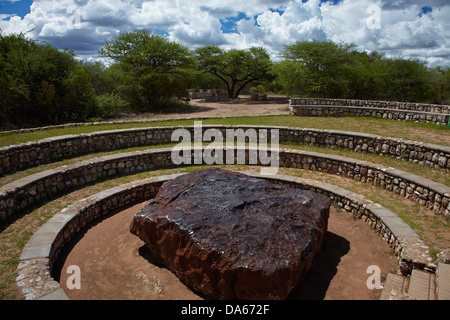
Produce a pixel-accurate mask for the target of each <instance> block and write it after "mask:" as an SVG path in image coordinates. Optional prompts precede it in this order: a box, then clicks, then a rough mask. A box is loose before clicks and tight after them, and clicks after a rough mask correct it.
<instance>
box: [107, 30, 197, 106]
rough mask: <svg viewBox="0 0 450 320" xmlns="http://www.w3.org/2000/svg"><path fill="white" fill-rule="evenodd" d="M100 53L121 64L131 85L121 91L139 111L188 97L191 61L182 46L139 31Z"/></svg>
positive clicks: (117, 41) (125, 34)
mask: <svg viewBox="0 0 450 320" xmlns="http://www.w3.org/2000/svg"><path fill="white" fill-rule="evenodd" d="M100 54H101V55H102V56H104V57H107V58H111V59H113V60H114V61H115V62H117V63H119V64H120V65H121V68H122V70H124V72H125V73H126V78H127V80H128V81H129V83H131V86H128V87H127V88H124V91H125V92H126V94H127V96H128V97H129V98H130V99H131V101H130V104H131V105H135V106H140V109H141V110H154V109H161V108H164V107H166V106H167V105H168V104H169V102H170V99H171V98H172V97H178V98H182V97H186V96H187V83H186V78H187V75H186V69H188V68H191V67H192V64H193V60H192V54H191V52H190V50H189V49H188V48H186V47H184V46H182V45H181V44H178V43H176V42H171V41H169V40H168V39H166V38H164V37H162V36H160V35H157V34H152V33H150V32H148V31H145V30H141V31H136V32H129V33H124V34H120V35H118V36H117V37H116V38H114V39H113V40H112V41H110V42H109V43H107V44H106V45H105V46H104V47H103V48H101V49H100Z"/></svg>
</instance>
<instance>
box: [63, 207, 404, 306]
mask: <svg viewBox="0 0 450 320" xmlns="http://www.w3.org/2000/svg"><path fill="white" fill-rule="evenodd" d="M144 205H145V203H142V204H139V205H136V206H134V207H132V208H129V209H127V210H124V211H122V212H120V213H118V214H116V215H114V216H112V217H110V218H108V219H105V220H103V221H102V222H100V223H98V224H97V225H95V226H93V227H92V228H91V229H89V230H88V231H87V232H86V233H85V234H84V236H83V237H82V238H81V239H79V241H78V242H77V243H76V244H75V245H74V246H73V248H72V250H71V251H70V252H69V253H68V255H67V259H66V260H65V263H64V265H63V267H62V269H61V270H62V272H61V280H60V283H61V286H62V288H63V289H64V290H65V292H66V293H67V295H68V296H69V297H70V298H71V299H73V300H77V299H82V300H90V299H100V300H101V299H108V300H115V299H124V300H136V299H137V300H144V299H145V300H178V299H188V300H195V299H201V298H200V297H199V296H197V295H196V294H195V293H193V292H192V291H190V290H189V289H188V288H187V287H186V286H185V285H184V284H183V283H181V282H180V281H179V280H178V278H177V277H176V276H175V275H174V274H172V273H171V272H170V271H169V270H167V269H165V268H164V267H161V266H157V265H154V264H153V263H152V261H151V260H150V261H149V260H147V257H148V255H147V252H146V249H145V248H146V247H145V245H144V243H143V242H142V241H141V240H140V239H139V238H137V237H136V236H134V235H132V234H131V233H130V231H129V225H130V223H131V220H132V218H133V216H134V214H135V213H137V212H138V211H139V210H140V209H141V208H142V207H143V206H144ZM70 265H77V266H79V267H80V269H81V289H80V290H68V289H67V286H66V282H67V278H68V276H69V275H68V274H66V272H65V270H67V268H68V266H70ZM370 265H377V266H379V267H380V268H381V271H382V274H383V275H386V274H387V273H388V272H392V271H393V270H395V269H396V267H397V260H396V259H395V258H394V257H392V256H391V255H390V254H389V247H388V245H387V244H386V243H385V242H384V241H383V240H382V239H381V238H380V237H379V236H378V235H377V234H376V233H375V232H374V231H372V230H371V229H370V228H369V226H368V225H366V224H365V223H364V222H363V221H353V219H352V218H351V216H349V215H348V214H347V213H345V212H338V211H336V210H335V209H334V208H332V210H331V217H330V220H329V229H328V233H327V235H326V237H325V240H324V245H323V248H322V251H321V252H320V254H318V255H317V256H316V259H315V262H314V264H313V267H312V269H311V270H310V271H309V273H308V275H307V276H306V279H305V281H304V282H302V283H300V284H299V285H298V286H297V287H296V288H295V289H294V290H293V292H292V293H291V295H290V297H289V299H325V300H373V299H379V296H380V294H381V291H380V290H374V291H371V290H369V289H368V288H367V286H366V281H367V278H368V277H369V274H367V273H366V270H367V267H368V266H370Z"/></svg>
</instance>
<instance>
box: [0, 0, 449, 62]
mask: <svg viewBox="0 0 450 320" xmlns="http://www.w3.org/2000/svg"><path fill="white" fill-rule="evenodd" d="M449 16H450V1H449V0H428V1H424V0H394V1H391V0H329V1H325V0H247V1H242V0H227V1H224V0H209V1H204V0H187V1H180V0H151V1H150V0H114V1H112V0H95V1H94V0H35V1H33V0H19V1H11V0H0V29H1V30H2V33H4V34H8V33H20V32H26V33H27V36H29V37H31V38H34V39H39V40H43V41H46V42H47V43H50V44H51V45H53V46H55V47H57V48H60V49H64V48H68V49H71V50H74V51H75V53H76V54H77V55H78V56H80V57H81V58H82V59H85V60H98V59H100V58H99V56H98V50H99V48H100V47H101V46H103V45H104V44H105V43H106V42H107V41H108V40H110V39H112V37H114V36H115V35H116V34H118V33H120V32H128V31H132V30H137V29H143V28H145V29H148V30H152V31H154V32H157V33H159V34H163V35H164V36H166V37H168V38H170V39H171V40H173V41H177V42H180V43H182V44H184V45H186V46H188V47H190V48H192V49H195V48H197V47H199V46H203V45H209V44H213V45H218V46H220V47H222V48H223V49H230V48H239V49H242V48H248V47H251V46H263V47H265V48H266V49H267V50H268V52H269V53H270V55H271V56H272V58H273V59H274V60H277V59H279V58H280V53H281V52H282V50H283V48H284V46H285V45H287V44H289V43H292V42H295V41H304V40H307V41H310V40H319V41H334V42H345V43H354V44H355V45H356V47H357V50H360V51H367V52H370V51H374V50H376V51H379V52H382V53H384V54H386V55H387V56H388V57H406V58H411V59H417V60H421V61H424V62H427V63H428V65H429V66H444V67H445V66H449V67H450V38H449V35H448V34H449V32H448V30H449V29H450V19H448V17H449Z"/></svg>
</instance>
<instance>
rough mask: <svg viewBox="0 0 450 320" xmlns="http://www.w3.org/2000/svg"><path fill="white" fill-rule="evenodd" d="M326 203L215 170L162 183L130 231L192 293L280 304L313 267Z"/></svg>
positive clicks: (307, 194)
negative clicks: (274, 301)
mask: <svg viewBox="0 0 450 320" xmlns="http://www.w3.org/2000/svg"><path fill="white" fill-rule="evenodd" d="M330 204H331V200H330V199H329V198H328V197H326V196H323V195H320V194H316V193H312V192H309V191H303V190H300V189H295V188H289V187H286V186H281V185H277V184H274V183H271V182H269V181H267V180H264V179H259V178H254V177H250V176H248V175H245V174H242V173H237V172H230V171H226V170H222V169H217V168H208V169H205V170H199V171H194V172H192V173H189V174H186V175H183V176H180V177H178V178H176V179H173V180H170V181H167V182H165V183H164V184H163V185H162V186H161V188H160V190H159V192H158V194H157V196H156V197H155V198H154V199H153V200H151V201H150V202H149V203H148V204H147V205H146V206H145V207H144V208H143V209H142V210H141V211H140V212H138V213H137V214H136V215H135V217H134V218H133V221H132V223H131V226H130V230H131V232H132V233H133V234H135V235H137V236H138V237H139V238H140V239H142V240H143V241H144V242H145V244H146V245H147V246H148V247H149V249H150V251H151V253H152V254H153V256H154V258H155V260H156V262H157V263H159V264H162V265H164V266H166V267H167V268H168V269H170V270H171V271H172V272H173V273H175V274H176V275H177V276H178V278H179V279H180V280H181V281H183V282H184V283H185V284H186V285H187V286H188V287H190V288H191V289H192V290H193V291H195V292H198V293H200V294H202V295H204V296H205V297H209V298H212V299H226V300H231V299H242V300H252V299H259V300H272V299H285V298H286V297H287V296H288V294H289V292H290V291H291V290H292V289H293V288H294V287H295V285H296V284H297V282H298V281H299V280H300V279H301V278H302V277H303V276H304V274H305V273H306V272H307V271H308V269H309V268H310V267H311V264H312V261H313V259H314V256H315V254H316V253H317V252H318V251H319V250H320V248H321V246H322V241H323V238H324V236H325V233H326V231H327V226H328V218H329V211H330Z"/></svg>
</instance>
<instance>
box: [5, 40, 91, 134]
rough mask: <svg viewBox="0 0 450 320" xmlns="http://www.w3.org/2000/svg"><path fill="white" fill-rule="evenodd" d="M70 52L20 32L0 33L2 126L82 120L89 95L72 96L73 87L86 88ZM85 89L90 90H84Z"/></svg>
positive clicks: (85, 116)
mask: <svg viewBox="0 0 450 320" xmlns="http://www.w3.org/2000/svg"><path fill="white" fill-rule="evenodd" d="M78 68H79V63H78V62H77V61H76V60H75V56H74V54H73V52H71V51H68V50H65V51H60V50H58V49H56V48H53V47H52V46H50V45H48V44H39V43H37V42H36V41H34V40H31V39H28V38H26V36H25V35H24V34H23V33H21V34H11V35H3V34H2V33H1V32H0V111H1V112H0V113H1V126H2V127H17V126H20V127H24V126H36V125H47V124H57V123H63V122H67V121H73V120H76V121H82V120H83V119H85V118H87V117H88V116H89V115H88V112H89V110H90V107H91V106H90V101H92V99H91V98H92V97H88V94H85V95H83V96H77V97H78V98H77V99H73V95H72V92H73V87H72V86H75V85H76V86H77V87H78V88H80V87H82V86H84V87H85V88H89V86H90V84H89V83H88V82H89V81H88V79H86V78H83V77H78V79H77V81H72V82H71V83H69V82H70V81H69V79H71V78H72V77H76V76H77V75H80V72H81V71H80V70H78ZM87 91H89V90H88V89H87Z"/></svg>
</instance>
